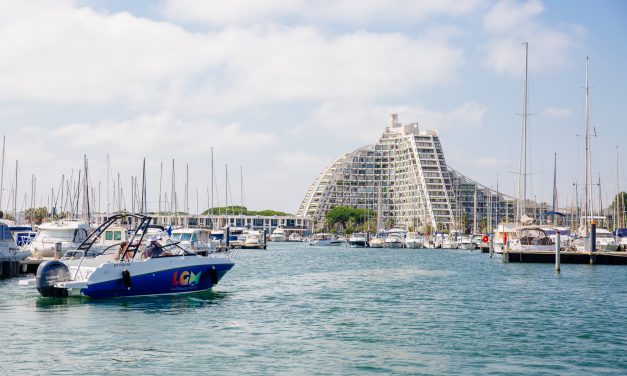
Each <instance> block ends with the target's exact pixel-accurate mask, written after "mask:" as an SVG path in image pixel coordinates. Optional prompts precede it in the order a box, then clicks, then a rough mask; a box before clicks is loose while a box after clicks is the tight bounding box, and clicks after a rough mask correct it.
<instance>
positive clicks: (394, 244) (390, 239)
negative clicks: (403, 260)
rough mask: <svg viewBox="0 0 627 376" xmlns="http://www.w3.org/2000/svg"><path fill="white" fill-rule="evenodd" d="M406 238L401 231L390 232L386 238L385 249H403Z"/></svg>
mask: <svg viewBox="0 0 627 376" xmlns="http://www.w3.org/2000/svg"><path fill="white" fill-rule="evenodd" d="M404 246H405V236H404V233H403V232H401V231H394V230H390V231H389V232H388V234H387V235H386V237H385V248H403V247H404Z"/></svg>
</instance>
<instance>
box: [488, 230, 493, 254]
mask: <svg viewBox="0 0 627 376" xmlns="http://www.w3.org/2000/svg"><path fill="white" fill-rule="evenodd" d="M489 247H490V248H489V250H490V258H492V255H493V254H494V234H492V236H490V245H489Z"/></svg>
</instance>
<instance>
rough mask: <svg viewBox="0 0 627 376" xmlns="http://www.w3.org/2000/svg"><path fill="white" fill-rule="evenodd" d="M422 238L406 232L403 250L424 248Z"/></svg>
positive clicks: (416, 234) (415, 233)
mask: <svg viewBox="0 0 627 376" xmlns="http://www.w3.org/2000/svg"><path fill="white" fill-rule="evenodd" d="M424 244H425V243H424V238H423V237H422V235H420V234H419V233H417V232H408V233H407V236H406V237H405V248H424Z"/></svg>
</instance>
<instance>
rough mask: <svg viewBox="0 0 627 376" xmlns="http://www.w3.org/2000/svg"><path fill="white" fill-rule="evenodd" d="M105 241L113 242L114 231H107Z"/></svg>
mask: <svg viewBox="0 0 627 376" xmlns="http://www.w3.org/2000/svg"><path fill="white" fill-rule="evenodd" d="M105 240H113V231H105Z"/></svg>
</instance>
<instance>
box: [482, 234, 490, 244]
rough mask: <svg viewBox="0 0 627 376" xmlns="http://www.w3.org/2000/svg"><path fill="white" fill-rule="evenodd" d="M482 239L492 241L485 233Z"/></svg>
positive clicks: (485, 241)
mask: <svg viewBox="0 0 627 376" xmlns="http://www.w3.org/2000/svg"><path fill="white" fill-rule="evenodd" d="M481 240H482V241H483V242H484V243H487V242H488V241H490V238H489V237H488V235H483V238H481Z"/></svg>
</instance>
